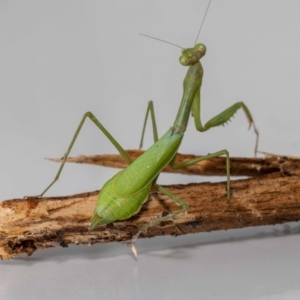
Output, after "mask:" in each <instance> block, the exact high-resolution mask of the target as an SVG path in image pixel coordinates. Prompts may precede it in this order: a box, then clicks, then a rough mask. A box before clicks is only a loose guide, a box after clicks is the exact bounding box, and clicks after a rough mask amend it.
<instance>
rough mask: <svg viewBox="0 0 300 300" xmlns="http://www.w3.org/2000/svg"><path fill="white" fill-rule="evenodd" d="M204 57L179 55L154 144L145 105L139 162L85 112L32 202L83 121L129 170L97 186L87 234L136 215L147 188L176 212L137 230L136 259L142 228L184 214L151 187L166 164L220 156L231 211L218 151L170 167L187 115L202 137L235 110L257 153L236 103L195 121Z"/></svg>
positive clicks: (201, 50)
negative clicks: (164, 125) (177, 80)
mask: <svg viewBox="0 0 300 300" xmlns="http://www.w3.org/2000/svg"><path fill="white" fill-rule="evenodd" d="M209 3H210V2H209ZM208 7H209V5H208ZM208 7H207V10H208ZM206 12H207V11H206ZM205 15H206V14H205ZM204 18H205V17H204ZM203 21H204V19H203ZM202 24H203V22H202ZM201 26H202V25H201ZM200 30H201V27H200ZM200 30H199V32H200ZM198 35H199V33H198ZM197 39H198V37H197ZM205 54H206V46H205V45H204V44H202V43H198V44H196V43H195V45H194V47H192V48H186V49H182V54H181V56H180V58H179V61H180V64H181V65H182V66H186V67H188V71H187V74H186V76H185V79H184V82H183V96H182V100H181V103H180V106H179V109H178V113H177V116H176V118H175V121H174V124H173V125H172V127H171V128H170V129H168V130H167V131H166V133H165V134H164V135H163V136H162V137H160V138H158V133H157V127H156V120H155V113H154V106H153V102H152V101H149V103H148V107H147V111H146V116H145V121H144V125H143V130H142V138H141V144H140V147H141V146H142V143H143V139H144V133H145V127H146V123H147V120H148V117H149V114H150V115H151V119H152V125H153V136H154V144H153V145H152V146H151V147H150V148H149V149H148V150H147V151H145V153H144V154H143V155H142V156H140V157H139V158H138V159H136V160H135V161H133V160H132V159H131V158H130V156H129V155H128V153H127V152H126V151H125V150H124V149H123V147H122V146H121V145H120V144H119V143H118V142H117V141H116V140H115V139H114V137H113V136H112V135H111V134H110V133H109V131H108V130H107V129H106V128H105V127H104V126H103V125H102V123H101V122H100V121H99V120H98V119H97V118H96V117H95V115H94V114H93V113H91V112H87V113H85V114H84V115H83V117H82V119H81V121H80V123H79V125H78V127H77V129H76V131H75V133H74V135H73V137H72V140H71V142H70V144H69V147H68V149H67V151H66V153H65V155H64V157H63V160H62V163H61V165H60V167H59V170H58V172H57V174H56V176H55V178H54V179H53V181H52V182H51V183H50V184H49V185H48V186H47V187H46V189H45V190H44V191H43V192H42V193H41V194H40V195H38V197H42V196H43V195H44V194H45V193H46V192H47V191H48V190H49V189H50V187H51V186H52V185H53V184H54V183H55V182H56V181H57V180H58V178H59V176H60V174H61V172H62V169H63V167H64V165H65V162H66V160H67V158H68V156H69V154H70V152H71V150H72V147H73V145H74V143H75V141H76V139H77V137H78V135H79V133H80V130H81V128H82V126H83V124H84V122H85V120H86V119H87V118H88V119H90V120H91V121H92V122H93V123H94V124H95V125H96V126H97V127H98V128H99V129H100V130H101V131H102V132H103V134H104V135H105V136H106V137H107V138H108V140H109V141H110V142H111V143H112V144H113V145H114V146H115V148H116V149H117V150H118V151H119V153H120V154H121V155H122V157H123V158H124V159H125V160H126V162H127V163H128V165H129V166H128V167H127V168H126V169H124V170H122V171H120V172H119V173H117V174H116V175H114V176H113V177H112V178H111V179H109V180H108V181H107V182H106V183H105V184H104V185H103V187H102V190H101V191H100V193H99V196H98V201H97V204H96V207H95V209H94V213H93V216H92V219H91V223H90V228H91V229H95V228H96V227H98V226H102V225H106V224H109V223H112V222H115V221H121V220H126V219H128V218H130V217H131V216H133V215H135V214H137V213H138V212H139V211H140V209H141V207H142V205H143V204H144V203H145V202H146V201H147V199H148V196H149V193H150V191H151V189H152V188H154V189H156V190H158V191H159V192H161V193H163V194H165V195H166V196H168V197H170V198H171V199H173V200H174V201H175V202H176V203H177V204H178V205H179V206H180V207H181V208H180V209H178V210H176V211H173V212H169V214H167V215H166V216H161V217H159V218H157V219H155V220H153V221H151V222H149V223H147V224H145V225H144V226H142V227H141V228H140V229H139V230H138V232H137V233H136V235H134V236H133V237H132V240H131V242H130V243H129V244H130V245H131V246H132V249H133V252H134V253H135V255H136V250H135V246H134V245H135V241H136V239H137V238H138V237H139V235H140V234H141V233H143V232H145V231H146V230H147V229H148V228H150V227H152V226H155V225H157V224H159V223H160V222H162V221H165V220H167V219H172V218H174V217H176V216H177V215H179V214H181V213H184V212H187V211H188V208H189V207H188V204H187V203H186V202H184V201H182V200H181V199H179V198H178V197H176V196H175V195H173V194H172V193H171V192H170V191H168V190H167V189H166V188H164V187H162V186H161V185H159V184H157V179H158V177H159V175H160V173H161V171H162V169H163V168H164V167H165V166H166V165H167V164H170V166H171V167H172V168H175V169H179V168H185V167H187V166H190V165H193V164H196V163H198V162H200V161H203V160H207V159H210V158H213V157H216V156H220V155H225V156H226V173H227V186H226V187H227V201H228V203H229V205H230V207H231V208H232V209H234V207H233V204H232V202H231V198H230V160H229V153H228V151H227V150H225V149H223V150H220V151H217V152H214V153H211V154H208V155H206V156H201V157H197V158H195V159H192V160H189V161H186V162H183V163H180V164H176V153H177V151H178V149H179V147H180V144H181V142H182V139H183V137H184V133H185V131H186V128H187V124H188V121H189V118H190V115H192V116H193V118H194V124H195V128H196V130H197V131H200V132H204V131H207V130H209V129H210V128H212V127H216V126H219V125H223V124H225V123H226V122H227V121H228V120H230V118H231V117H232V116H233V115H234V114H235V113H236V111H237V110H239V109H242V110H244V112H245V114H246V117H247V119H248V122H249V126H250V127H251V126H253V128H254V132H255V134H256V146H255V152H256V150H257V141H258V130H257V128H256V126H255V124H254V121H253V118H252V115H251V113H250V111H249V109H248V107H247V106H246V105H245V104H244V103H243V102H237V103H235V104H233V105H232V106H230V107H229V108H227V109H226V110H224V111H223V112H221V113H219V114H218V115H216V116H215V117H213V118H211V119H210V120H209V121H208V122H207V123H206V124H205V125H202V122H201V117H200V103H201V101H200V99H201V97H200V90H201V84H202V77H203V67H202V65H201V62H200V60H201V58H202V57H203V56H204V55H205Z"/></svg>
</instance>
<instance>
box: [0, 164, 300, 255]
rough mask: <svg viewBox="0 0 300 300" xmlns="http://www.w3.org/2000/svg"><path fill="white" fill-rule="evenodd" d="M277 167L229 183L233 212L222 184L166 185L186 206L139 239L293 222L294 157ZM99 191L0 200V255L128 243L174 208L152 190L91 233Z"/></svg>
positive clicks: (298, 169)
mask: <svg viewBox="0 0 300 300" xmlns="http://www.w3.org/2000/svg"><path fill="white" fill-rule="evenodd" d="M250 164H251V162H250ZM249 169H251V168H249ZM279 169H281V172H279V171H277V172H274V173H270V174H265V175H259V176H256V177H253V178H249V179H244V180H236V181H231V197H232V198H231V199H232V202H233V204H234V206H235V208H236V209H237V211H238V214H237V213H236V212H234V211H232V210H231V209H230V208H229V206H228V203H227V200H226V183H225V182H220V183H201V184H194V183H193V184H188V185H172V186H168V187H167V188H168V189H169V190H170V191H171V192H172V193H173V194H174V195H176V196H177V197H179V198H181V199H182V200H184V201H186V202H187V203H188V204H189V206H190V208H189V210H188V213H187V214H181V215H179V216H178V217H176V218H174V219H171V220H167V221H165V222H162V223H160V224H159V225H157V226H155V227H152V228H150V229H148V231H147V232H146V233H144V234H141V235H140V237H141V238H144V237H148V238H150V237H154V236H158V235H173V236H176V235H181V234H187V233H196V232H203V231H212V230H221V229H231V228H241V227H247V226H259V225H270V224H278V223H284V222H290V221H298V220H299V219H300V181H299V174H300V164H299V160H292V159H288V160H284V161H282V162H281V164H280V166H279ZM98 193H99V191H95V192H89V193H83V194H78V195H71V196H66V197H51V198H41V199H35V198H31V199H13V200H6V201H4V202H2V203H0V258H1V259H10V258H13V257H15V256H17V255H19V254H21V253H27V254H28V255H31V254H32V253H33V252H34V251H36V250H38V249H44V248H49V247H55V246H62V247H66V246H67V245H68V244H87V245H92V244H95V243H108V242H115V241H119V242H124V241H128V240H130V239H131V237H132V236H133V235H134V234H135V233H136V232H137V231H138V228H139V227H140V226H141V225H143V224H145V223H148V222H149V221H150V220H153V219H155V218H157V217H160V216H163V215H165V214H167V213H168V212H170V211H174V210H176V209H178V206H177V205H176V204H175V203H174V201H172V200H171V199H170V198H168V197H166V196H165V195H163V194H160V193H158V192H157V191H156V190H152V192H151V194H150V197H149V200H148V201H147V202H146V203H145V205H144V206H143V207H142V209H141V211H140V212H139V213H138V214H137V215H135V216H133V217H132V218H130V219H128V220H125V221H118V222H114V223H112V224H108V225H107V226H101V227H99V228H97V229H96V230H94V231H91V230H90V229H89V221H90V218H91V216H92V212H93V209H94V207H95V204H96V201H97V195H98Z"/></svg>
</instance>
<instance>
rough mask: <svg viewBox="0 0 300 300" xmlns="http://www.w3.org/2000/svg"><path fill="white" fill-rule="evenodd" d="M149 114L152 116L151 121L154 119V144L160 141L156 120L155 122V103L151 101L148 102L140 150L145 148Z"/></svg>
mask: <svg viewBox="0 0 300 300" xmlns="http://www.w3.org/2000/svg"><path fill="white" fill-rule="evenodd" d="M149 112H150V114H151V119H152V130H153V139H154V142H156V141H157V140H158V134H157V127H156V120H155V113H154V105H153V101H149V102H148V107H147V111H146V116H145V120H144V124H143V130H142V137H141V141H140V145H139V149H141V148H142V147H143V141H144V135H145V130H146V125H147V120H148V116H149Z"/></svg>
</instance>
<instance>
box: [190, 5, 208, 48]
mask: <svg viewBox="0 0 300 300" xmlns="http://www.w3.org/2000/svg"><path fill="white" fill-rule="evenodd" d="M210 3H211V0H209V3H208V5H207V8H206V12H205V15H204V17H203V20H202V23H201V25H200V28H199V31H198V34H197V37H196V41H195V45H196V44H197V41H198V38H199V34H200V32H201V29H202V26H203V24H204V20H205V17H206V15H207V12H208V9H209V6H210ZM195 45H194V46H195Z"/></svg>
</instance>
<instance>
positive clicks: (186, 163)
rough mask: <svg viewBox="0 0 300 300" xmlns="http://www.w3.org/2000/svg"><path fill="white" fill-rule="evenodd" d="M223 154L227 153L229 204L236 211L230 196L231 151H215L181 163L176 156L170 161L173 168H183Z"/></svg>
mask: <svg viewBox="0 0 300 300" xmlns="http://www.w3.org/2000/svg"><path fill="white" fill-rule="evenodd" d="M221 155H225V156H226V175H227V201H228V204H229V206H230V207H231V209H233V210H234V211H236V209H235V208H234V206H233V204H232V202H231V197H230V157H229V152H228V151H227V150H225V149H224V150H220V151H218V152H215V153H210V154H208V155H205V156H199V157H196V158H194V159H191V160H188V161H184V162H182V163H180V164H176V163H175V157H174V159H172V160H171V162H170V166H171V167H172V168H173V169H181V168H186V167H188V166H191V165H194V164H196V163H198V162H200V161H203V160H207V159H211V158H213V157H218V156H221Z"/></svg>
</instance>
